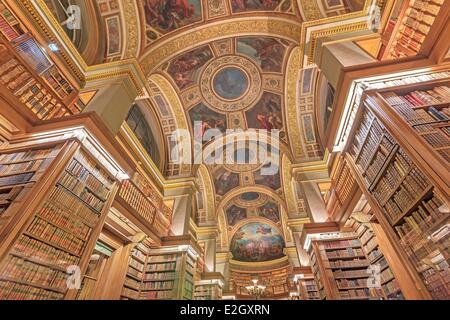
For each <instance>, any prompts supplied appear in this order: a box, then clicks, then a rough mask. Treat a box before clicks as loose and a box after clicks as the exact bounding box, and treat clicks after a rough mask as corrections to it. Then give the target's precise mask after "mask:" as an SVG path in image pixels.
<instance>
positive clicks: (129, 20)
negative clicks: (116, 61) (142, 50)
mask: <svg viewBox="0 0 450 320" xmlns="http://www.w3.org/2000/svg"><path fill="white" fill-rule="evenodd" d="M120 2H121V3H122V6H123V8H124V10H123V13H124V18H125V23H124V24H125V27H126V35H127V43H126V49H125V52H124V58H125V59H128V58H136V57H137V56H138V55H139V46H140V45H139V40H140V23H139V18H138V17H139V10H138V8H137V4H136V1H134V0H122V1H120Z"/></svg>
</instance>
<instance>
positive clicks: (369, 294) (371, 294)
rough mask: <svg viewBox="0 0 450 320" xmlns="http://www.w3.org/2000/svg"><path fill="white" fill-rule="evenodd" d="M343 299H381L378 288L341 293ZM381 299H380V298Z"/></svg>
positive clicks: (343, 291) (342, 291)
mask: <svg viewBox="0 0 450 320" xmlns="http://www.w3.org/2000/svg"><path fill="white" fill-rule="evenodd" d="M339 294H340V296H341V299H344V300H345V299H358V300H359V299H373V298H376V297H380V291H379V290H377V289H376V288H363V289H350V290H341V291H339ZM378 299H380V298H378Z"/></svg>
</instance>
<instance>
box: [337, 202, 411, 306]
mask: <svg viewBox="0 0 450 320" xmlns="http://www.w3.org/2000/svg"><path fill="white" fill-rule="evenodd" d="M369 208H370V207H369ZM366 216H369V215H366ZM368 218H369V219H370V218H371V216H369V217H368ZM369 219H366V220H369ZM345 227H346V228H351V229H353V230H354V232H355V233H356V234H357V235H358V238H359V239H360V241H361V245H362V248H363V250H364V253H365V254H366V256H367V258H368V260H369V264H370V265H371V266H378V267H379V271H380V272H381V273H380V276H381V279H380V281H381V282H380V285H381V288H382V291H383V299H386V300H403V299H404V297H403V294H402V291H401V289H400V287H399V284H398V282H397V280H396V279H395V276H394V274H393V272H392V270H391V268H390V266H389V263H388V262H387V261H386V259H385V257H384V255H383V252H382V251H381V248H380V247H379V244H378V240H377V237H376V235H375V233H374V231H373V228H372V223H370V222H360V221H358V220H356V218H355V217H351V218H350V219H349V220H348V221H347V222H346V224H345ZM365 277H367V275H365Z"/></svg>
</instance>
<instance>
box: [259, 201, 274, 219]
mask: <svg viewBox="0 0 450 320" xmlns="http://www.w3.org/2000/svg"><path fill="white" fill-rule="evenodd" d="M256 212H257V214H258V215H259V216H260V217H264V218H266V219H269V220H272V221H273V222H275V223H277V222H279V221H280V209H279V207H278V204H276V203H275V202H273V201H268V202H267V203H266V204H264V205H263V206H261V207H259V208H258V209H257V210H256Z"/></svg>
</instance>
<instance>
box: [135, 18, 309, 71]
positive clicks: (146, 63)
mask: <svg viewBox="0 0 450 320" xmlns="http://www.w3.org/2000/svg"><path fill="white" fill-rule="evenodd" d="M300 30H301V24H300V22H295V21H292V20H287V19H280V18H273V17H269V18H268V17H255V18H253V19H248V18H232V19H228V20H224V21H218V22H215V23H209V24H205V25H202V26H200V27H198V28H196V29H193V30H192V29H191V30H186V31H184V32H183V33H180V34H178V35H174V36H172V37H169V38H168V39H165V41H163V42H162V43H161V44H160V45H158V46H154V47H153V46H152V47H151V49H150V50H148V51H147V52H146V53H145V54H144V56H143V57H141V58H140V59H139V60H140V62H141V65H142V68H143V70H144V72H145V74H147V75H148V74H150V73H151V72H152V71H154V70H155V69H156V68H157V67H158V66H159V65H160V64H162V63H164V62H165V61H167V60H169V59H170V58H172V57H173V56H175V55H177V54H179V53H180V52H183V51H185V50H189V49H191V48H192V47H194V46H199V45H201V44H203V43H207V42H211V41H214V40H219V39H223V38H226V37H233V36H240V35H253V34H254V35H261V34H264V35H272V36H277V37H280V38H284V39H287V40H290V41H293V42H295V43H298V40H299V37H298V35H299V34H300Z"/></svg>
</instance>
